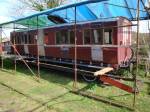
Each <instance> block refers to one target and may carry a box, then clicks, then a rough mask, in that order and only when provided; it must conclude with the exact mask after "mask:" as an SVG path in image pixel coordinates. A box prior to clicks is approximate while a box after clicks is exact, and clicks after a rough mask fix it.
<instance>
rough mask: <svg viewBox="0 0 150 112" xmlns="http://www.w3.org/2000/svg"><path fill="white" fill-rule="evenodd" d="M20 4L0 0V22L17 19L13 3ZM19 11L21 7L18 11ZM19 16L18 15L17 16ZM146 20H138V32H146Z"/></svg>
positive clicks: (14, 2)
mask: <svg viewBox="0 0 150 112" xmlns="http://www.w3.org/2000/svg"><path fill="white" fill-rule="evenodd" d="M69 2H75V0H69ZM16 4H17V5H21V4H20V3H19V2H18V1H17V0H0V23H4V22H8V21H11V20H14V19H17V18H16V16H15V17H14V16H13V15H14V14H15V13H14V12H13V8H14V6H15V5H16ZM18 13H21V9H20V12H18ZM32 13H35V12H32V11H27V12H26V16H28V15H31V14H32ZM18 18H19V17H18ZM147 24H148V22H147V21H141V22H140V32H148V30H147V29H148V26H147Z"/></svg>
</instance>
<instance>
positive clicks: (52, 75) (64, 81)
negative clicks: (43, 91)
mask: <svg viewBox="0 0 150 112" xmlns="http://www.w3.org/2000/svg"><path fill="white" fill-rule="evenodd" d="M10 61H11V60H7V61H6V62H5V64H6V65H4V68H5V69H8V70H10V69H14V64H13V62H12V61H11V62H10ZM30 67H31V68H32V70H33V71H34V72H35V73H36V72H37V67H36V66H31V65H30ZM26 68H27V67H26V66H25V65H24V64H22V63H18V64H17V69H16V70H17V72H20V73H24V74H26V75H29V76H33V75H32V74H31V72H30V71H29V70H28V69H26ZM25 69H26V70H25ZM8 73H10V72H9V71H8ZM41 74H42V75H41V78H42V79H44V80H47V81H49V82H52V83H55V84H59V86H63V87H64V88H67V87H66V86H68V84H69V83H70V82H72V80H73V79H74V75H73V73H72V74H71V73H68V72H60V71H56V70H52V69H46V68H43V67H42V69H41ZM80 78H81V77H80V76H79V80H78V82H81V81H82V80H81V79H80ZM94 86H95V83H92V84H88V85H87V86H85V87H83V88H81V89H79V90H78V92H82V91H86V90H89V89H92V88H93V87H94ZM67 89H68V88H67ZM69 90H70V89H69ZM71 91H72V90H71ZM79 95H82V94H80V93H79ZM62 96H63V95H60V96H58V97H56V98H54V99H50V100H49V101H47V102H45V103H42V104H41V105H40V106H38V107H36V108H34V109H32V110H30V111H29V112H33V111H35V110H37V109H39V108H41V107H42V106H43V105H47V104H48V103H49V102H51V101H53V100H56V99H58V98H60V97H62ZM82 96H86V97H88V98H91V99H95V100H98V101H101V102H104V103H106V104H110V105H113V103H112V102H111V101H109V100H111V99H110V98H109V97H104V96H99V97H100V98H99V99H97V96H96V97H94V98H93V97H91V96H88V95H87V94H85V95H84V94H83V95H82ZM112 97H117V96H112ZM71 101H77V100H66V101H61V102H57V103H55V104H59V103H64V102H71ZM116 102H117V101H116ZM55 104H53V105H55ZM53 105H51V106H50V107H52V106H53ZM114 106H117V107H121V108H128V107H126V106H124V105H118V104H117V103H114ZM129 110H130V109H129Z"/></svg>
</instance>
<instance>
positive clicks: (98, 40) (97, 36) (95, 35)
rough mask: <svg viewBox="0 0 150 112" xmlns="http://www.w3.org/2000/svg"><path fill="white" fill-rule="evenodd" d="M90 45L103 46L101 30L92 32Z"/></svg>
mask: <svg viewBox="0 0 150 112" xmlns="http://www.w3.org/2000/svg"><path fill="white" fill-rule="evenodd" d="M92 41H93V42H92V43H93V44H103V29H94V30H92Z"/></svg>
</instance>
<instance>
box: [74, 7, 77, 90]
mask: <svg viewBox="0 0 150 112" xmlns="http://www.w3.org/2000/svg"><path fill="white" fill-rule="evenodd" d="M76 15H77V7H76V5H75V24H74V37H75V38H74V83H73V87H74V88H77V26H76V22H77V17H76Z"/></svg>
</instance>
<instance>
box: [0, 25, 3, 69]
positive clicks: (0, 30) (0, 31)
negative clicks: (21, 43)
mask: <svg viewBox="0 0 150 112" xmlns="http://www.w3.org/2000/svg"><path fill="white" fill-rule="evenodd" d="M0 39H1V41H0V44H1V69H3V67H4V64H3V43H2V39H3V38H2V27H0Z"/></svg>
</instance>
